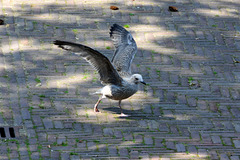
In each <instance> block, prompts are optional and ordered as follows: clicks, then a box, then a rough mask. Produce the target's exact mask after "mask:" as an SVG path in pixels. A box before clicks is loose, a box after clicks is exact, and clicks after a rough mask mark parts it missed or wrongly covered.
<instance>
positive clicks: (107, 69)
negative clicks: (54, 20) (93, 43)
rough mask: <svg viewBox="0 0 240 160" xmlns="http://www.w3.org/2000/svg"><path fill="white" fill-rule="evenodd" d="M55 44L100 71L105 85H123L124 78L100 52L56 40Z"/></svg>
mask: <svg viewBox="0 0 240 160" xmlns="http://www.w3.org/2000/svg"><path fill="white" fill-rule="evenodd" d="M53 43H54V44H55V45H57V46H58V47H60V48H62V49H64V50H67V51H71V52H74V53H76V54H77V55H80V56H82V57H83V58H84V59H85V60H86V61H87V62H89V63H90V64H91V65H92V66H93V67H94V68H95V69H96V70H97V71H98V73H99V75H100V80H101V81H102V82H103V83H106V84H109V83H110V84H115V85H121V82H122V78H121V77H120V76H119V74H118V73H117V71H116V70H115V68H114V67H113V65H112V64H111V62H110V61H109V59H108V58H107V57H105V56H104V55H103V54H101V53H100V52H98V51H96V50H94V49H92V48H90V47H88V46H84V45H82V44H76V43H72V42H66V41H59V40H56V41H54V42H53Z"/></svg>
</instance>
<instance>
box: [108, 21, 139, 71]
mask: <svg viewBox="0 0 240 160" xmlns="http://www.w3.org/2000/svg"><path fill="white" fill-rule="evenodd" d="M110 38H111V39H112V41H113V44H114V46H115V47H116V50H115V53H114V56H113V59H112V63H113V65H114V66H115V68H116V69H117V71H118V72H119V73H120V74H124V73H127V74H131V63H132V60H133V58H134V56H135V54H136V53H137V45H136V42H135V40H134V39H133V37H132V35H131V34H130V33H129V32H128V31H127V30H126V29H124V28H123V27H121V26H119V25H117V24H113V26H112V27H111V29H110Z"/></svg>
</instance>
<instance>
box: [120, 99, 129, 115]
mask: <svg viewBox="0 0 240 160" xmlns="http://www.w3.org/2000/svg"><path fill="white" fill-rule="evenodd" d="M121 102H122V101H121V100H119V102H118V105H119V108H120V111H121V115H120V116H121V117H127V116H128V115H126V114H124V113H123V111H122V107H121Z"/></svg>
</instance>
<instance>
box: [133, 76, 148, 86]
mask: <svg viewBox="0 0 240 160" xmlns="http://www.w3.org/2000/svg"><path fill="white" fill-rule="evenodd" d="M131 80H132V81H133V82H134V83H135V84H138V83H142V84H144V85H146V83H145V82H144V81H143V78H142V75H140V74H134V75H132V77H131Z"/></svg>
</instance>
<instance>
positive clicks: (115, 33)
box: [54, 24, 146, 116]
mask: <svg viewBox="0 0 240 160" xmlns="http://www.w3.org/2000/svg"><path fill="white" fill-rule="evenodd" d="M110 38H111V39H112V41H113V43H114V46H115V48H116V50H115V53H114V56H113V59H112V61H111V62H110V61H109V59H108V58H107V57H105V56H104V55H103V54H101V53H100V52H98V51H96V50H94V49H92V48H90V47H88V46H84V45H82V44H76V43H72V42H66V41H59V40H56V41H54V44H55V45H58V47H60V48H62V49H64V50H67V51H71V52H74V53H75V54H77V55H80V56H82V57H83V58H84V59H85V60H86V61H87V62H89V63H90V64H91V65H92V66H93V67H94V68H95V69H96V70H97V71H98V73H99V75H100V80H101V83H102V84H104V85H105V86H104V87H103V88H101V89H100V90H99V91H97V92H96V94H100V95H102V96H101V97H100V98H99V99H98V101H97V103H96V104H95V105H94V112H99V110H98V108H97V107H98V104H99V103H100V102H101V100H102V99H103V98H109V99H113V100H118V101H119V103H118V104H119V107H120V110H121V115H122V116H124V114H123V112H122V108H121V101H122V100H123V99H126V98H129V97H130V96H132V95H133V94H135V93H136V92H137V91H138V84H139V83H142V84H145V85H146V83H145V82H144V81H143V78H142V76H141V75H140V74H132V73H131V63H132V60H133V58H134V56H135V54H136V53H137V45H136V42H135V41H134V39H133V37H132V35H131V34H130V33H129V32H128V31H127V30H125V29H124V28H123V27H121V26H119V25H117V24H114V25H113V26H112V27H111V29H110Z"/></svg>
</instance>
